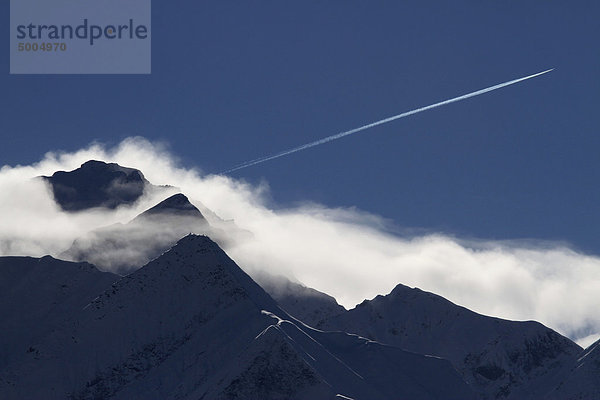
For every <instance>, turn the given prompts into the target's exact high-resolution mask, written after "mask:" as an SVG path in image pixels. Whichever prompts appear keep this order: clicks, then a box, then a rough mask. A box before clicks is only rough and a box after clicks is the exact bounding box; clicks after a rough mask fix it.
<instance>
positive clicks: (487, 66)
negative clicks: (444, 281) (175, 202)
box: [0, 1, 600, 254]
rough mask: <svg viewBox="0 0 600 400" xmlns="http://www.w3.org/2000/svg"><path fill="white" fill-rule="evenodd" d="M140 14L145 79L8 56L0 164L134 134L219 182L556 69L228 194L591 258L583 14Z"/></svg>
mask: <svg viewBox="0 0 600 400" xmlns="http://www.w3.org/2000/svg"><path fill="white" fill-rule="evenodd" d="M153 3H154V4H153V21H152V24H153V25H152V42H153V43H152V44H153V46H152V52H153V53H152V54H153V56H152V75H149V76H143V75H140V76H126V75H123V76H119V75H98V76H85V75H81V76H66V75H65V76H44V75H38V76H26V75H24V76H11V75H9V74H8V69H9V58H8V57H9V54H8V37H6V40H4V41H3V42H2V43H1V46H2V48H1V49H0V57H1V59H0V61H1V62H2V67H3V70H4V73H2V74H0V85H1V87H2V89H3V90H2V91H1V92H0V109H1V110H2V113H3V114H2V118H0V135H2V136H1V137H2V146H0V161H1V164H3V165H4V164H9V165H14V164H26V163H31V162H34V161H37V160H39V159H40V158H41V157H42V156H43V154H44V153H45V152H46V151H49V150H69V151H72V150H76V149H79V148H81V147H84V146H86V145H88V144H89V143H90V142H92V141H94V140H97V141H101V142H103V143H107V144H109V145H110V144H117V143H118V142H120V141H121V140H122V139H124V138H126V137H129V136H133V135H140V136H144V137H146V138H148V139H150V140H160V141H165V142H167V143H168V144H169V146H170V149H171V151H172V152H173V153H175V154H176V155H178V156H179V157H180V158H181V161H182V163H183V164H184V165H186V166H198V167H200V168H202V169H203V170H204V171H206V172H217V171H221V170H223V169H227V168H229V167H232V166H234V165H236V164H238V163H240V162H243V161H246V160H249V159H253V158H256V157H260V156H263V155H266V154H270V153H273V152H277V151H280V150H283V149H287V148H289V147H294V146H296V145H300V144H303V143H306V142H310V141H312V140H315V139H318V138H321V137H324V136H328V135H331V134H334V133H337V132H340V131H344V130H347V129H351V128H354V127H357V126H360V125H363V124H365V123H368V122H372V121H375V120H378V119H381V118H384V117H388V116H391V115H394V114H397V113H400V112H403V111H408V110H411V109H413V108H416V107H420V106H423V105H428V104H431V103H434V102H437V101H440V100H444V99H446V98H450V97H454V96H457V95H460V94H464V93H467V92H470V91H474V90H477V89H481V88H483V87H486V86H490V85H493V84H496V83H501V82H504V81H508V80H511V79H515V78H518V77H521V76H525V75H529V74H533V73H536V72H539V71H542V70H545V69H548V68H556V70H555V71H553V72H552V73H550V74H546V75H544V76H541V77H539V78H535V79H532V80H530V81H527V82H524V83H521V84H518V85H515V86H511V87H508V88H505V89H501V90H499V91H495V92H492V93H489V94H486V95H483V96H479V97H476V98H473V99H469V100H467V101H464V102H460V103H456V104H452V105H449V106H446V107H443V108H439V109H436V110H431V111H428V112H426V113H422V114H419V115H415V116H412V117H409V118H406V119H402V120H399V121H396V122H393V123H390V124H387V125H385V126H380V127H377V128H374V129H372V130H369V131H366V132H363V133H360V134H357V135H354V136H351V137H347V138H345V139H342V140H339V141H336V142H333V143H329V144H326V145H323V146H319V147H316V148H313V149H310V150H307V151H304V152H300V153H297V154H293V155H290V156H288V157H284V158H280V159H277V160H273V161H271V162H268V163H265V164H261V165H257V166H254V167H251V168H247V169H244V170H241V171H237V172H235V173H233V174H232V176H234V177H236V178H244V179H246V180H248V181H250V182H259V181H260V180H262V179H264V180H266V181H267V182H268V183H269V185H270V186H271V190H272V196H273V201H274V202H276V203H277V204H279V205H280V206H282V207H285V206H286V205H289V204H292V203H295V202H299V201H305V200H311V201H316V202H321V203H324V204H326V205H329V206H356V207H359V208H361V209H364V210H367V211H370V212H373V213H376V214H379V215H382V216H384V217H387V218H390V219H391V220H393V221H394V223H395V224H396V225H397V226H399V227H403V228H423V229H426V230H432V231H443V232H447V233H452V234H456V235H459V236H467V237H478V238H486V239H487V238H493V239H516V238H534V239H549V240H565V241H568V242H570V243H572V244H573V245H574V246H576V247H578V248H581V249H583V250H585V251H587V252H592V253H595V254H600V235H599V234H598V228H597V227H598V226H600V212H599V211H598V206H597V205H598V204H600V185H598V181H599V178H600V162H599V161H598V149H599V148H600V138H599V137H598V128H599V127H600V115H599V113H598V105H599V101H598V96H599V94H600V87H599V86H600V79H598V78H599V71H600V53H599V52H598V46H597V38H598V37H600V26H599V25H598V23H597V18H598V15H600V4H598V3H597V2H592V1H589V2H585V1H579V2H570V3H567V2H547V1H530V2H516V1H515V2H499V1H498V2H478V1H467V2H462V1H457V2H441V1H436V2H402V3H400V2H357V1H349V2H346V1H344V2H342V1H330V2H316V1H315V2H302V3H300V2H297V3H296V5H295V6H293V5H291V4H290V2H275V1H270V2H267V1H265V2H247V3H244V4H234V3H233V2H231V3H228V2H210V3H207V2H185V3H184V4H177V6H175V5H174V4H173V3H168V2H158V1H154V2H153ZM3 18H4V20H3V22H4V23H5V26H7V25H8V2H6V3H5V4H4V6H3ZM5 35H8V32H5ZM200 200H201V199H200Z"/></svg>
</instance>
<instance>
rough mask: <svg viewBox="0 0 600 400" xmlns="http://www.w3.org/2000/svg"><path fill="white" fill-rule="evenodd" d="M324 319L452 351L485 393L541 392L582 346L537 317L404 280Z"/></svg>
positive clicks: (412, 346) (446, 353)
mask: <svg viewBox="0 0 600 400" xmlns="http://www.w3.org/2000/svg"><path fill="white" fill-rule="evenodd" d="M323 327H324V328H325V329H338V330H342V331H345V332H352V333H357V334H360V335H363V336H365V337H367V338H370V339H372V340H376V341H379V342H381V343H387V344H391V345H394V346H398V347H400V348H403V349H406V350H409V351H414V352H417V353H421V354H431V355H435V356H440V357H443V358H446V359H448V360H450V361H452V363H453V364H454V365H455V366H456V368H457V369H458V370H459V371H461V372H462V373H463V376H464V378H465V380H466V381H467V382H468V383H469V384H470V385H472V386H473V388H475V390H477V392H478V393H479V394H480V396H481V397H482V398H509V399H537V398H539V396H540V395H541V394H542V393H543V392H544V391H546V390H548V388H549V387H551V386H552V385H553V384H554V382H555V381H554V380H555V379H556V377H557V376H558V374H560V373H561V371H562V368H564V367H565V366H566V365H569V364H570V363H571V361H572V360H573V359H574V357H575V356H576V355H577V354H578V353H579V352H580V351H581V348H580V347H579V346H577V345H576V344H575V343H573V342H572V341H570V340H569V339H567V338H564V337H563V336H561V335H559V334H558V333H556V332H554V331H552V330H551V329H549V328H546V327H544V326H543V325H541V324H539V323H537V322H514V321H507V320H502V319H498V318H491V317H486V316H483V315H480V314H477V313H474V312H472V311H469V310H467V309H466V308H463V307H460V306H457V305H455V304H453V303H451V302H449V301H448V300H446V299H444V298H442V297H440V296H437V295H435V294H432V293H428V292H424V291H421V290H419V289H411V288H408V287H406V286H403V285H398V286H397V287H396V288H395V289H394V290H393V291H392V292H391V293H390V294H389V295H387V296H377V297H376V298H375V299H373V300H370V301H364V302H363V303H361V304H360V305H358V306H357V307H356V308H354V309H352V310H350V311H348V312H346V313H344V314H341V315H339V316H336V317H333V318H330V319H329V320H327V321H325V322H324V323H323Z"/></svg>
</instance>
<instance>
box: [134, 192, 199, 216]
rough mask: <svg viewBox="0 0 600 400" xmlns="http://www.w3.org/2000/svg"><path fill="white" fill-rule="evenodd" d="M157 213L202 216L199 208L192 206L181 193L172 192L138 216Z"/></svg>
mask: <svg viewBox="0 0 600 400" xmlns="http://www.w3.org/2000/svg"><path fill="white" fill-rule="evenodd" d="M157 214H176V215H180V216H190V217H200V218H204V216H203V215H202V213H201V212H200V210H198V209H197V208H196V206H194V205H193V204H192V203H191V202H190V201H189V199H188V198H187V197H186V196H185V195H184V194H182V193H177V194H174V195H173V196H171V197H169V198H167V199H165V200H163V201H161V202H160V203H158V204H157V205H155V206H154V207H152V208H150V209H148V210H146V211H144V212H143V213H142V214H140V216H150V215H157Z"/></svg>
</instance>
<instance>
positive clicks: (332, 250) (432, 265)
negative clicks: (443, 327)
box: [0, 138, 600, 345]
mask: <svg viewBox="0 0 600 400" xmlns="http://www.w3.org/2000/svg"><path fill="white" fill-rule="evenodd" d="M90 159H97V160H104V161H106V162H116V163H119V164H121V165H123V166H127V167H133V168H138V169H140V170H141V171H142V172H143V173H144V175H145V176H146V178H147V179H148V180H149V181H150V182H152V183H153V184H155V185H164V184H169V185H174V186H177V187H179V188H181V190H182V192H183V193H185V194H186V195H187V196H188V197H189V198H190V200H192V201H194V200H195V201H199V202H201V203H202V204H204V205H205V206H206V207H208V208H209V209H211V210H212V211H214V212H215V213H216V214H218V215H219V216H220V217H221V218H224V219H233V220H234V221H235V223H236V225H237V226H238V227H240V228H242V229H246V230H248V231H250V232H252V234H253V237H252V238H251V239H248V238H245V239H244V240H241V241H238V242H236V241H233V242H231V243H229V244H228V247H227V248H226V251H227V252H228V253H229V255H230V256H231V257H232V258H233V259H234V260H235V261H236V262H237V263H238V264H239V265H240V266H241V267H242V268H243V269H245V270H246V271H247V272H249V273H250V274H252V273H254V272H256V271H267V272H270V273H273V274H283V275H286V276H288V277H293V278H295V279H297V280H299V281H301V282H302V283H304V284H306V285H307V286H310V287H313V288H315V289H318V290H321V291H323V292H326V293H328V294H330V295H332V296H334V297H335V298H336V299H337V300H338V302H340V303H341V304H343V305H344V306H346V307H352V306H353V305H355V304H357V303H359V302H361V301H362V300H364V299H366V298H372V297H374V296H376V295H377V294H386V293H389V292H390V291H391V290H392V289H393V287H394V286H395V285H396V284H398V283H402V284H405V285H408V286H416V287H419V288H421V289H423V290H427V291H431V292H434V293H437V294H439V295H442V296H444V297H446V298H448V299H449V300H451V301H453V302H455V303H457V304H460V305H463V306H465V307H468V308H470V309H472V310H474V311H477V312H480V313H483V314H487V315H493V316H497V317H502V318H508V319H515V320H530V319H533V320H537V321H540V322H542V323H544V324H545V325H547V326H550V327H551V328H553V329H556V330H557V331H559V332H561V333H563V334H565V335H567V336H569V337H571V338H573V339H575V340H578V341H579V343H580V344H582V345H585V344H588V342H590V341H591V340H593V339H594V338H597V337H598V333H600V315H599V314H598V312H597V307H598V300H597V298H598V295H597V294H598V293H600V258H598V257H594V256H590V255H585V254H581V253H579V252H577V251H574V250H572V249H570V248H568V247H567V246H565V245H561V244H548V243H546V244H544V245H543V246H541V245H536V244H532V243H531V242H529V243H527V242H519V241H510V242H508V241H507V242H495V241H483V240H481V241H473V240H470V241H466V240H461V239H460V238H455V237H451V236H448V235H444V234H439V233H430V234H421V235H419V236H399V235H397V234H394V233H391V232H390V229H387V228H388V226H387V225H388V222H386V221H385V220H384V219H383V218H381V217H379V216H376V215H373V214H369V213H366V212H362V211H359V210H355V209H341V208H330V207H325V206H322V205H318V204H303V205H300V206H294V207H289V208H282V207H279V206H276V205H273V204H271V202H270V200H269V189H268V186H267V185H266V184H262V185H258V186H253V185H251V184H248V183H247V182H244V181H241V180H236V179H233V178H230V177H226V176H217V175H204V174H203V173H202V172H201V171H200V170H197V169H188V168H183V167H181V166H180V164H179V163H178V161H177V159H176V157H174V156H173V155H171V154H169V152H168V151H167V150H166V149H165V147H164V146H161V145H160V144H154V143H150V142H148V141H146V140H144V139H142V138H130V139H127V140H125V141H123V142H122V143H121V144H120V145H118V146H116V147H114V148H106V147H104V146H102V145H99V144H94V145H91V146H89V147H88V148H86V149H82V150H79V151H77V152H73V153H48V154H46V156H45V157H44V158H43V160H41V161H40V162H38V163H36V164H33V165H29V166H15V167H9V166H4V167H3V168H2V169H0V221H2V222H1V224H0V255H32V256H40V255H44V254H52V255H58V254H60V253H61V252H63V251H65V250H66V249H67V248H68V247H69V246H70V245H71V244H72V242H73V240H75V239H76V238H78V237H81V236H83V235H84V234H85V233H87V232H89V231H90V230H92V229H97V228H100V227H102V226H106V225H109V224H111V223H116V222H122V223H125V222H127V221H129V220H130V219H132V218H133V217H134V216H135V215H137V214H139V213H140V212H142V211H144V210H145V209H147V208H149V207H151V206H152V205H154V204H156V203H157V202H158V201H160V200H162V199H163V198H164V194H163V198H155V197H151V196H150V197H145V198H143V199H141V200H140V202H139V203H138V204H135V205H133V206H131V207H122V208H119V209H117V210H114V211H99V210H96V211H90V212H81V213H76V214H67V213H64V212H62V211H61V210H60V209H59V208H58V207H57V206H56V205H55V204H54V202H53V201H52V199H51V194H50V192H49V190H48V188H47V187H46V186H45V184H44V183H43V182H41V181H40V180H35V179H32V178H34V177H36V176H39V175H50V174H52V173H53V172H55V171H57V170H67V171H69V170H73V169H75V168H77V167H79V166H80V165H81V164H82V163H84V162H85V161H88V160H90Z"/></svg>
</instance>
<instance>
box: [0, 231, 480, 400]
mask: <svg viewBox="0 0 600 400" xmlns="http://www.w3.org/2000/svg"><path fill="white" fill-rule="evenodd" d="M8 262H10V260H8ZM43 322H44V321H43V318H41V319H40V323H43ZM31 347H32V348H34V350H33V351H29V352H28V351H24V352H19V353H18V354H15V355H14V357H12V358H11V360H12V362H10V363H9V364H8V365H6V366H5V368H3V370H2V371H1V372H0V397H1V398H3V399H23V398H28V399H36V398H40V399H42V398H44V399H52V398H71V399H97V398H103V399H104V398H114V399H169V398H171V399H175V398H179V399H199V398H205V399H236V398H241V399H259V398H260V399H332V398H335V397H334V396H336V395H337V394H341V395H344V396H347V397H350V398H353V399H389V398H411V399H469V398H474V395H473V394H472V392H471V391H470V389H469V388H468V386H467V385H466V384H465V383H464V382H463V381H462V380H461V378H460V376H459V374H458V373H457V372H456V371H455V370H454V369H453V368H452V366H451V365H450V363H449V362H447V361H445V360H442V359H439V358H435V357H426V356H422V355H418V354H414V353H408V352H405V351H403V350H400V349H398V348H395V347H390V346H384V345H381V344H378V343H376V342H372V341H369V340H366V339H363V338H360V337H358V336H355V335H349V334H346V333H341V332H340V333H327V332H322V331H317V330H314V329H311V328H309V327H307V326H305V325H303V324H302V323H300V322H298V321H296V320H294V319H293V318H291V317H290V316H289V315H288V314H287V313H285V312H284V311H283V310H281V309H280V308H279V306H278V305H277V304H276V302H275V301H274V300H273V299H272V298H271V297H270V296H269V295H267V294H266V292H265V291H264V290H263V289H262V288H261V287H260V286H258V285H257V284H256V283H255V282H254V281H253V280H252V279H251V278H250V277H249V276H248V275H246V274H245V273H244V272H243V271H242V270H241V269H240V268H239V267H238V266H237V265H236V264H235V263H234V262H233V261H232V260H231V259H229V258H228V257H227V255H226V254H225V253H224V252H223V251H222V250H221V249H220V248H219V247H218V245H216V244H215V243H214V242H212V241H211V240H210V239H208V238H206V237H203V236H194V235H190V236H187V237H186V238H184V239H182V240H180V241H179V243H178V244H177V245H176V246H175V247H174V248H172V249H171V250H170V251H168V252H167V253H165V254H163V255H162V256H160V257H159V258H157V259H155V260H153V261H152V262H150V263H149V264H148V265H146V266H144V267H143V268H141V269H139V270H137V271H136V272H134V273H132V274H130V275H128V276H126V277H123V278H121V279H120V280H119V281H117V282H116V283H114V284H112V285H109V286H108V287H107V288H106V289H105V290H104V292H102V293H101V294H100V295H99V296H98V297H97V298H95V299H94V300H92V301H91V302H90V303H88V304H87V305H85V306H84V307H82V308H81V309H79V310H77V311H74V312H73V314H72V316H71V318H70V319H69V320H68V321H65V322H64V323H63V324H62V325H61V326H60V327H57V328H55V329H51V330H50V331H49V332H48V334H47V335H45V337H43V338H40V339H39V340H38V341H36V344H35V345H34V346H31ZM432 381H434V382H436V384H435V385H431V382H432Z"/></svg>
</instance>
